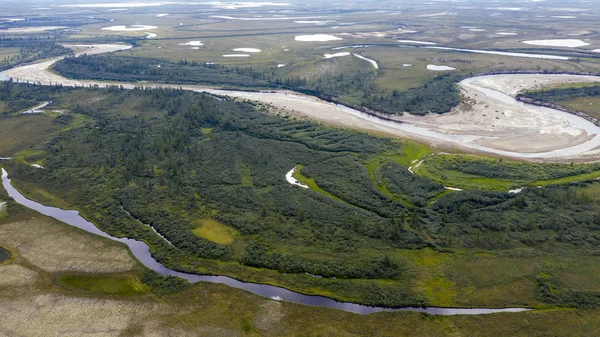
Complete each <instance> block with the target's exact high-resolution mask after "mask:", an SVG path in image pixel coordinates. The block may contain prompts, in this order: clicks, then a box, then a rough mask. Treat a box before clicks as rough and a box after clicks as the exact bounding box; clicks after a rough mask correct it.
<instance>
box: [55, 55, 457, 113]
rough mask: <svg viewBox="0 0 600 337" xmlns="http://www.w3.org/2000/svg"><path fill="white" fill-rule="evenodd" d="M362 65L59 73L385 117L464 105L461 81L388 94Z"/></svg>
mask: <svg viewBox="0 0 600 337" xmlns="http://www.w3.org/2000/svg"><path fill="white" fill-rule="evenodd" d="M359 61H360V60H356V59H355V58H350V60H349V61H338V60H335V61H328V62H333V64H334V68H333V69H330V70H328V71H326V72H324V73H322V74H319V75H304V76H298V75H292V76H287V75H285V73H282V70H278V69H277V68H274V67H268V68H252V67H237V66H231V65H218V64H212V63H210V64H209V63H197V62H188V61H186V60H182V61H180V62H179V63H174V62H168V61H165V60H160V59H150V58H141V57H136V58H133V57H124V56H111V55H89V56H86V55H84V56H80V57H70V58H66V59H64V60H62V61H60V62H58V63H57V64H56V65H55V66H54V70H55V71H57V72H58V73H60V74H62V75H64V76H67V77H70V78H77V79H97V80H109V81H129V82H138V81H151V82H161V83H176V84H207V85H212V86H218V87H225V88H245V89H265V88H277V89H290V90H295V91H298V92H302V93H306V94H310V95H314V96H317V97H321V98H323V99H326V100H332V101H339V102H342V103H344V104H347V105H350V106H354V107H357V108H366V109H368V110H372V111H377V112H381V113H385V114H402V113H403V112H409V113H412V114H417V115H424V114H426V113H445V112H448V111H450V109H451V108H452V107H454V106H456V105H458V103H459V100H460V95H459V90H458V88H457V86H456V82H458V81H459V80H460V79H461V77H460V76H453V75H449V74H441V75H438V76H435V77H433V78H430V79H426V80H425V81H424V82H423V83H422V84H421V85H420V86H418V87H416V88H412V89H409V90H406V91H398V90H393V91H389V92H388V91H387V90H383V89H378V88H376V87H375V86H373V85H372V81H373V79H374V78H375V76H376V73H375V71H374V70H373V69H369V68H364V67H362V65H361V64H359ZM317 62H325V61H323V60H321V61H317Z"/></svg>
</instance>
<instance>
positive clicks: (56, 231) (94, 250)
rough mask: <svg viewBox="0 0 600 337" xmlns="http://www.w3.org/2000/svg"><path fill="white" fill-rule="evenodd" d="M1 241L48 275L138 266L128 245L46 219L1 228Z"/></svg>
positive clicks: (120, 269)
mask: <svg viewBox="0 0 600 337" xmlns="http://www.w3.org/2000/svg"><path fill="white" fill-rule="evenodd" d="M0 242H2V243H6V244H7V245H9V246H12V247H16V249H17V250H18V251H19V253H20V254H21V255H22V256H23V258H25V259H26V260H28V261H29V262H30V263H31V264H33V265H34V266H36V267H38V268H40V269H42V270H45V271H49V272H58V271H78V272H89V273H109V272H123V271H128V270H131V269H133V268H134V267H135V266H136V261H135V259H134V258H133V257H132V256H131V255H130V254H129V251H128V249H127V247H126V246H125V245H119V244H117V243H113V242H111V241H108V240H101V239H99V238H96V237H94V236H92V235H91V234H88V233H85V232H81V231H78V230H74V229H72V228H68V227H66V226H65V225H60V224H57V223H50V222H48V221H46V220H43V219H35V220H29V221H22V222H17V223H11V224H6V225H2V226H0ZM50 252H51V253H50Z"/></svg>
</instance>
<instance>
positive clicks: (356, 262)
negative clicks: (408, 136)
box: [5, 84, 600, 306]
mask: <svg viewBox="0 0 600 337" xmlns="http://www.w3.org/2000/svg"><path fill="white" fill-rule="evenodd" d="M23 86H26V85H20V84H7V88H8V89H7V90H9V91H10V90H13V88H15V89H14V90H24V89H22V88H21V87H23ZM39 89H40V90H39V91H38V92H37V93H35V94H33V95H34V96H32V97H33V98H36V99H37V98H39V97H50V98H51V99H52V100H53V102H55V104H56V105H57V106H61V104H69V106H70V108H71V114H74V115H82V116H85V117H86V118H85V119H83V122H81V125H80V126H78V127H77V128H67V129H66V130H63V131H62V132H60V133H58V134H53V135H50V136H49V141H47V142H46V143H43V144H39V145H38V146H36V147H34V149H33V150H35V151H40V153H39V154H38V155H37V157H38V158H39V160H43V162H44V167H45V169H44V170H39V169H33V168H31V167H29V165H23V164H21V163H20V162H18V161H8V162H6V163H5V166H6V167H7V168H8V170H9V172H10V173H11V175H12V177H13V179H14V181H15V183H16V184H17V186H27V188H26V189H24V191H25V192H27V191H29V190H35V189H36V188H37V189H40V188H41V189H43V190H45V191H51V194H52V195H55V196H57V197H58V199H57V200H63V201H64V202H66V203H68V204H69V205H70V206H69V207H71V208H72V207H75V208H77V209H79V210H80V211H81V212H82V213H83V214H84V215H85V216H86V217H87V218H89V219H91V220H93V221H94V222H95V223H97V224H98V226H99V227H100V228H102V229H103V230H105V231H107V232H108V233H110V234H112V235H115V236H127V237H131V238H137V239H142V240H145V241H146V242H148V243H149V244H150V246H151V251H152V253H153V255H154V256H155V257H156V258H157V259H158V260H160V261H161V262H163V263H164V264H166V265H168V266H170V267H172V268H175V269H179V270H182V271H189V272H201V273H213V274H224V275H229V276H233V277H236V278H239V279H243V280H248V281H255V282H268V283H272V284H277V285H281V286H285V287H289V288H291V289H294V290H298V291H302V292H305V293H312V294H320V295H326V296H332V297H336V298H339V299H344V300H352V301H357V302H362V303H367V304H372V305H385V306H405V305H427V304H438V305H439V304H440V303H443V304H444V305H455V303H456V301H457V299H455V298H454V297H453V295H452V294H456V293H457V291H459V290H460V291H463V290H464V289H466V288H464V287H475V290H472V291H471V293H470V294H468V295H464V296H463V297H462V300H461V304H462V305H467V306H469V305H477V304H476V303H486V304H492V305H493V304H494V303H496V304H495V305H498V303H505V301H506V300H507V299H506V298H505V297H503V296H498V297H491V298H490V299H489V300H485V301H482V299H481V297H478V296H484V295H482V294H483V293H485V292H486V290H485V289H486V288H485V286H484V284H485V282H483V283H476V284H470V285H469V284H468V282H467V283H464V284H463V283H460V284H461V285H460V286H456V287H457V288H456V289H455V288H454V287H455V286H454V285H453V284H455V283H453V282H458V280H459V279H461V276H460V275H455V274H454V273H450V274H448V273H446V272H444V273H442V274H439V271H437V272H433V271H432V272H431V273H430V272H429V271H428V270H429V269H430V268H432V267H431V266H430V264H429V262H423V261H428V260H427V259H426V260H420V259H417V256H420V255H421V254H422V252H423V251H425V250H426V249H430V250H431V251H433V252H434V254H439V255H435V256H438V257H436V259H438V258H444V259H451V260H452V261H456V262H453V263H458V261H463V260H462V259H463V257H461V256H471V254H472V252H473V251H483V252H486V253H487V254H491V255H494V256H502V255H504V254H508V255H510V254H513V255H514V256H520V257H523V256H522V255H521V254H523V253H522V252H523V250H528V249H535V252H536V253H535V254H538V255H541V256H542V257H543V259H546V260H547V261H551V260H552V259H554V257H553V256H554V254H559V253H560V254H562V255H565V256H571V255H572V254H575V251H576V252H577V254H579V255H582V256H593V255H594V254H597V249H598V248H597V247H598V240H599V238H598V236H597V228H598V226H599V224H600V217H599V216H598V214H600V207H599V206H598V205H597V203H596V202H595V199H594V198H590V197H586V196H585V194H583V193H582V192H580V191H579V190H578V188H579V187H576V186H569V185H560V186H548V187H545V188H542V189H526V190H524V191H523V192H521V193H520V194H510V193H507V191H506V190H500V191H498V190H497V191H493V189H494V188H492V191H490V190H487V191H486V190H481V189H471V190H466V191H453V192H448V191H445V189H444V188H443V185H442V184H441V183H440V182H436V180H435V179H433V180H432V179H430V178H429V177H428V176H427V175H424V176H420V169H421V167H428V166H427V165H428V161H429V160H433V159H432V158H437V157H438V156H433V157H431V156H429V157H423V156H428V153H429V152H430V151H429V150H427V149H426V148H424V147H422V146H418V145H416V144H414V143H412V142H403V141H398V140H391V139H386V138H377V137H372V136H369V135H366V134H362V133H358V132H350V131H344V130H338V129H333V128H328V127H324V126H319V125H316V124H313V123H310V122H306V121H299V120H295V119H293V118H290V117H278V116H275V115H269V114H265V113H263V112H261V111H260V110H261V108H260V107H258V106H254V105H253V104H250V103H238V102H234V101H229V100H217V99H215V98H213V97H210V96H207V95H203V94H198V93H193V92H187V91H182V90H175V89H153V90H150V89H141V88H137V89H134V90H120V89H118V88H115V87H112V88H106V89H81V88H80V89H65V88H62V89H61V88H53V87H40V88H39ZM72 97H95V99H89V100H88V99H86V100H79V101H78V102H77V103H75V104H73V101H72V100H71V99H72ZM207 130H210V131H207ZM439 158H442V159H440V160H442V161H441V163H440V164H439V165H440V169H439V170H440V172H453V170H454V171H465V172H467V173H464V174H470V175H480V176H484V177H487V176H489V175H490V174H493V176H490V178H487V179H491V180H494V179H506V181H508V180H509V179H517V180H518V179H523V181H526V180H532V179H540V178H544V179H545V178H548V179H552V178H561V177H566V178H569V177H571V176H577V175H581V174H582V173H585V172H592V173H593V172H594V171H593V170H594V169H595V166H594V165H588V166H571V165H556V166H552V165H551V166H548V167H547V169H545V166H543V165H541V164H539V165H538V164H524V163H513V162H508V161H506V162H503V161H500V162H498V161H494V160H491V159H490V160H488V159H486V160H483V159H477V158H470V157H465V158H463V159H461V158H459V157H456V158H454V159H453V160H450V161H448V162H444V161H443V158H444V157H442V156H439ZM419 159H421V160H422V159H425V162H424V163H423V164H422V165H421V166H419V168H418V169H415V170H414V172H416V173H417V175H413V174H411V173H410V172H409V171H408V168H407V166H411V165H414V162H415V161H416V160H419ZM436 160H437V159H436ZM298 164H300V166H298V167H299V168H300V169H299V173H298V174H297V176H298V177H300V178H301V180H305V181H307V182H309V187H311V188H309V189H304V188H300V187H297V186H292V185H290V184H289V183H287V182H286V180H285V174H286V173H287V172H288V171H289V170H290V169H292V168H294V167H296V166H297V165H298ZM520 165H523V166H520ZM528 165H529V166H528ZM490 172H495V173H490ZM36 186H37V187H36ZM34 187H36V188H34ZM47 200H48V201H50V203H53V201H52V200H54V199H53V198H48V199H47ZM125 210H127V212H129V213H130V214H131V216H130V215H128V214H127V212H125ZM136 219H139V220H140V221H141V222H142V223H145V224H150V225H152V226H153V227H154V228H155V229H156V230H157V231H158V232H159V233H160V234H161V235H163V236H164V237H166V238H167V240H169V241H170V242H171V243H172V244H173V245H174V246H170V245H169V244H168V243H167V242H166V241H165V240H163V239H162V238H160V237H159V236H158V235H156V234H155V233H154V232H153V231H152V230H151V229H150V228H149V227H147V226H144V225H142V224H140V223H139V222H138V221H137V220H136ZM198 219H213V220H214V221H218V223H219V225H217V222H212V220H211V222H210V223H208V225H207V222H206V221H208V220H202V221H199V220H198ZM234 233H235V234H234ZM238 233H239V234H238ZM462 254H465V255H462ZM428 256H429V255H428ZM523 258H525V259H528V258H529V257H527V258H526V257H523ZM467 259H468V258H467ZM465 261H466V260H465ZM436 263H438V262H436ZM464 263H466V262H464ZM435 268H438V267H435ZM502 268H506V266H503V267H502ZM459 269H460V268H459ZM523 270H527V269H523ZM555 271H556V270H555V269H552V270H551V272H555ZM306 273H308V274H312V275H318V276H322V278H318V277H313V276H310V275H306ZM519 275H520V276H519V277H521V278H523V279H524V280H527V282H525V283H524V285H523V286H522V287H523V288H522V292H521V293H520V294H521V295H519V296H518V297H523V296H524V295H523V294H525V295H526V296H529V297H527V298H529V301H531V302H529V303H537V304H538V305H539V304H541V303H544V301H546V299H545V297H534V294H535V279H534V278H533V276H532V275H534V274H533V273H531V272H528V273H526V275H525V274H523V275H521V274H519ZM510 280H511V279H510V278H509V277H508V276H507V277H506V278H505V277H499V278H498V280H497V281H494V282H500V283H502V284H503V286H506V284H510V282H513V281H510ZM165 282H166V284H171V282H175V281H170V280H164V281H160V282H159V283H160V284H165ZM504 282H508V283H504ZM426 284H429V285H431V287H433V285H435V287H433V288H431V287H429V286H425V285H426ZM525 285H530V287H529V288H528V287H527V286H525ZM169 287H171V288H173V289H177V288H178V285H177V283H175V284H173V285H172V286H171V285H169V286H168V288H169ZM425 288H426V289H430V290H428V291H424V290H423V289H425ZM434 288H435V289H438V290H435V291H433V292H431V289H434ZM501 289H504V290H499V291H501V292H502V293H504V294H506V289H508V288H501ZM484 297H485V296H484ZM518 297H513V298H512V299H513V300H514V302H513V303H519V302H520V300H519V298H518ZM550 303H554V302H550Z"/></svg>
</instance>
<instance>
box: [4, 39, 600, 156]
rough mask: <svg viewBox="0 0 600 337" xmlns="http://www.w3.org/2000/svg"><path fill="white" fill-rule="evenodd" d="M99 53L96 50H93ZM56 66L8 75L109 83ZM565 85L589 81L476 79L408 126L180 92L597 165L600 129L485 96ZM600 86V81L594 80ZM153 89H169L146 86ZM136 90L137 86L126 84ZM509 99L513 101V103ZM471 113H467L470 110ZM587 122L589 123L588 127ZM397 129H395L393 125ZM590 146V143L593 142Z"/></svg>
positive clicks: (447, 142) (325, 109)
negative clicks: (454, 102)
mask: <svg viewBox="0 0 600 337" xmlns="http://www.w3.org/2000/svg"><path fill="white" fill-rule="evenodd" d="M90 48H95V47H90ZM53 62H55V61H48V62H44V63H38V64H33V65H28V66H24V67H18V68H14V69H11V70H9V71H7V72H6V74H5V75H6V76H7V77H13V78H15V79H19V80H22V81H24V80H27V81H29V82H41V83H45V84H48V83H62V84H63V85H65V86H75V85H77V86H81V85H86V86H89V85H99V86H106V85H107V84H109V83H107V82H100V81H78V80H71V79H65V78H63V77H61V76H59V75H56V74H54V73H52V72H49V71H47V68H48V67H49V66H50V65H52V63H53ZM559 79H560V80H561V81H569V80H571V81H581V80H586V78H582V77H581V76H573V78H572V79H569V78H568V77H565V76H561V75H543V74H539V75H497V76H490V77H487V78H479V79H472V83H473V84H474V85H475V86H478V87H479V89H478V90H475V89H474V88H472V87H471V88H468V87H465V86H464V85H463V86H462V87H463V91H464V92H463V93H464V94H465V96H466V97H467V104H463V105H461V106H460V107H457V108H455V109H454V110H453V112H452V113H448V114H444V115H430V116H424V117H422V116H412V115H408V114H405V115H404V116H403V117H401V118H398V120H400V121H403V122H406V124H397V123H396V124H394V123H389V122H383V123H382V122H381V121H378V120H374V119H373V118H369V117H367V116H364V115H361V114H357V113H356V112H351V111H348V109H346V108H344V107H339V106H335V105H333V104H329V103H327V102H324V101H322V100H320V99H318V98H315V97H311V96H306V95H301V94H296V93H290V92H277V93H256V92H236V91H233V92H232V91H223V90H216V89H213V88H207V87H202V86H177V87H182V88H184V89H186V90H195V91H205V92H208V93H212V94H217V95H228V96H232V97H236V98H241V99H249V100H255V101H259V102H262V103H265V104H270V105H272V106H273V107H275V108H277V109H283V110H288V111H290V112H291V113H292V114H297V115H299V116H303V117H308V118H310V119H313V120H318V121H321V122H324V123H327V124H332V125H338V126H342V127H349V128H354V129H361V130H365V131H371V132H375V133H382V134H388V135H392V136H396V137H406V138H410V139H413V140H417V141H420V142H424V143H427V144H430V145H433V146H438V147H441V148H443V149H460V150H462V151H471V152H487V153H495V154H499V155H503V156H507V157H511V158H530V159H543V160H552V161H565V160H569V161H571V160H582V159H583V160H595V159H597V158H596V157H598V156H596V155H594V154H592V153H587V155H585V156H584V155H583V153H584V152H587V151H590V149H593V148H595V147H597V146H598V145H600V144H599V143H600V136H596V138H593V139H591V140H590V136H592V135H596V134H598V132H596V131H597V130H596V129H597V128H595V129H593V130H592V129H590V128H588V131H590V132H587V131H586V130H584V129H582V128H581V125H575V124H581V123H574V120H573V118H579V117H574V116H570V117H569V116H565V115H564V114H562V115H560V114H556V113H549V112H548V111H541V110H540V109H538V108H537V107H534V106H531V105H528V106H525V105H524V104H509V103H507V102H504V101H503V100H502V99H497V98H493V97H487V96H486V94H484V93H483V92H481V90H487V89H494V90H498V91H500V92H501V93H504V94H508V95H509V96H514V94H516V93H517V92H518V91H520V90H523V89H526V88H530V87H535V86H536V85H546V84H547V83H556V81H558V80H559ZM587 80H588V81H596V80H598V77H596V78H594V77H589V78H587ZM145 85H147V86H149V87H156V86H163V87H166V86H169V85H164V84H162V85H159V84H146V83H145ZM124 87H126V88H131V87H133V84H124ZM509 99H510V98H509ZM465 107H467V108H465ZM584 122H585V121H584ZM392 124H394V125H392ZM588 140H590V141H589V142H588Z"/></svg>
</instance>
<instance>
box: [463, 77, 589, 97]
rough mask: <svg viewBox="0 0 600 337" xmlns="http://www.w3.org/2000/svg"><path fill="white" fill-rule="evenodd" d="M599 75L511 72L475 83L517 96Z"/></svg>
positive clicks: (483, 78) (580, 81)
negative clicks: (521, 93)
mask: <svg viewBox="0 0 600 337" xmlns="http://www.w3.org/2000/svg"><path fill="white" fill-rule="evenodd" d="M599 81H600V77H597V76H581V75H558V74H557V75H546V74H509V75H502V76H489V77H482V78H480V79H479V80H477V81H474V82H473V84H475V85H477V86H480V87H484V88H488V89H492V90H498V91H500V92H502V93H505V94H507V95H509V96H515V95H517V94H518V93H519V92H520V91H523V90H529V89H535V88H541V87H547V86H552V85H556V84H567V83H590V82H599Z"/></svg>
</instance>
